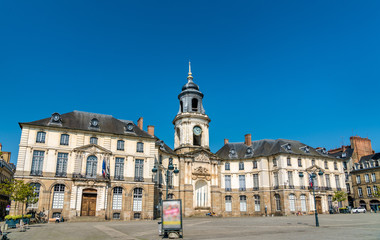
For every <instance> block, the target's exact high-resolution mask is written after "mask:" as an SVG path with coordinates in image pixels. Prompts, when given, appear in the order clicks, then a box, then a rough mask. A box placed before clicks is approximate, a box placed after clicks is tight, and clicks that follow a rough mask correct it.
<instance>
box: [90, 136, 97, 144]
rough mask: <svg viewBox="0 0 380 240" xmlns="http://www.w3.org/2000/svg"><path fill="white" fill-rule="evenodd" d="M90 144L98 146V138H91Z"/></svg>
mask: <svg viewBox="0 0 380 240" xmlns="http://www.w3.org/2000/svg"><path fill="white" fill-rule="evenodd" d="M90 144H98V138H97V137H91V138H90Z"/></svg>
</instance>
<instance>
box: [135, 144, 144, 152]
mask: <svg viewBox="0 0 380 240" xmlns="http://www.w3.org/2000/svg"><path fill="white" fill-rule="evenodd" d="M136 152H141V153H142V152H144V143H142V142H138V143H137V147H136Z"/></svg>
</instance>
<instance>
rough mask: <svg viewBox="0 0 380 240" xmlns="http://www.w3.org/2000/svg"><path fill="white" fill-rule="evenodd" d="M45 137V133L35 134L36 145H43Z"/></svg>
mask: <svg viewBox="0 0 380 240" xmlns="http://www.w3.org/2000/svg"><path fill="white" fill-rule="evenodd" d="M45 137H46V133H45V132H42V131H39V132H37V138H36V142H37V143H45Z"/></svg>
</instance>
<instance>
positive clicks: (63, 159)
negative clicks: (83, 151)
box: [55, 153, 69, 177]
mask: <svg viewBox="0 0 380 240" xmlns="http://www.w3.org/2000/svg"><path fill="white" fill-rule="evenodd" d="M68 156H69V154H68V153H58V158H57V170H56V172H55V175H56V176H57V177H66V172H67V159H68Z"/></svg>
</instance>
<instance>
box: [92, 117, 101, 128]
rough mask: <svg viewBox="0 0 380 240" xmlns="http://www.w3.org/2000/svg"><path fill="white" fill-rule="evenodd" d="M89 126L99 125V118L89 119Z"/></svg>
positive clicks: (95, 126)
mask: <svg viewBox="0 0 380 240" xmlns="http://www.w3.org/2000/svg"><path fill="white" fill-rule="evenodd" d="M90 126H91V127H93V128H97V127H99V120H98V119H96V118H93V119H91V121H90Z"/></svg>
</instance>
